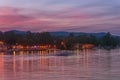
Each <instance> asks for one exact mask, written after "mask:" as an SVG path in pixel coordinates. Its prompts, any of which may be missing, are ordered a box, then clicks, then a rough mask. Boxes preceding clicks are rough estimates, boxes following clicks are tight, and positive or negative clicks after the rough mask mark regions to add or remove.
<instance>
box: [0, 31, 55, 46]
mask: <svg viewBox="0 0 120 80" xmlns="http://www.w3.org/2000/svg"><path fill="white" fill-rule="evenodd" d="M0 39H1V40H2V41H4V42H5V44H8V45H23V46H34V45H47V44H53V43H54V41H53V38H52V36H51V35H50V34H49V32H43V33H32V32H30V31H28V32H27V33H26V34H16V33H14V32H12V31H11V32H5V33H0Z"/></svg>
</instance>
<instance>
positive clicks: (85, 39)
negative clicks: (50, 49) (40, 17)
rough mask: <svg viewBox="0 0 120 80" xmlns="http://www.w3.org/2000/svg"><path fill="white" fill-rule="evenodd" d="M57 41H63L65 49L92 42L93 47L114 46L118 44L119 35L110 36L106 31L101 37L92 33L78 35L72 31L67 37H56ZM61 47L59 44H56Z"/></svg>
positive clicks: (119, 41) (119, 42) (119, 43)
mask: <svg viewBox="0 0 120 80" xmlns="http://www.w3.org/2000/svg"><path fill="white" fill-rule="evenodd" d="M57 39H58V41H59V45H60V41H64V42H65V45H66V47H65V49H72V48H73V47H74V45H75V44H80V45H83V44H93V45H95V47H102V48H116V47H117V46H120V37H116V36H112V35H111V34H110V33H109V32H108V33H106V35H104V36H103V37H97V36H94V35H89V36H87V35H79V36H74V34H73V33H71V34H70V35H69V36H67V37H58V38H57ZM58 47H59V48H61V46H58Z"/></svg>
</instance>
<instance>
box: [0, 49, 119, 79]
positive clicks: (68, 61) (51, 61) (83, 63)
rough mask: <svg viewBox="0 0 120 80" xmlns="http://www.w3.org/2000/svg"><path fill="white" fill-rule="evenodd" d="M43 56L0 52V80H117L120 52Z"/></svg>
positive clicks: (102, 51)
mask: <svg viewBox="0 0 120 80" xmlns="http://www.w3.org/2000/svg"><path fill="white" fill-rule="evenodd" d="M65 52H66V51H54V52H49V53H53V54H56V53H65ZM45 53H47V52H45V51H43V52H42V51H41V52H13V53H3V52H1V53H0V80H119V79H120V49H114V50H110V51H107V50H83V51H72V53H74V55H70V56H50V55H49V56H45V55H42V56H41V54H45ZM70 53H71V52H70Z"/></svg>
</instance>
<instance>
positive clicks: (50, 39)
mask: <svg viewBox="0 0 120 80" xmlns="http://www.w3.org/2000/svg"><path fill="white" fill-rule="evenodd" d="M0 40H1V41H4V42H5V44H7V45H23V46H34V45H47V44H48V45H49V44H50V45H54V44H56V45H57V48H59V49H72V48H73V46H74V45H75V44H80V45H83V44H93V45H95V46H96V47H98V46H100V47H103V48H106V47H110V48H115V47H117V46H120V37H116V36H112V35H111V34H110V33H109V32H108V33H106V35H105V36H103V37H99V38H98V37H96V36H94V35H89V36H88V35H79V36H75V35H74V34H73V33H70V34H69V36H63V37H55V36H51V35H50V33H49V32H42V33H33V32H30V31H28V32H26V34H16V33H14V32H12V31H9V32H5V33H2V32H0Z"/></svg>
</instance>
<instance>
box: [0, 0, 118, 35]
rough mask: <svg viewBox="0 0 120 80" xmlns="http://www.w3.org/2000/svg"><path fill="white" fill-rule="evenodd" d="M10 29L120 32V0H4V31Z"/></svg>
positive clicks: (0, 12) (0, 4)
mask: <svg viewBox="0 0 120 80" xmlns="http://www.w3.org/2000/svg"><path fill="white" fill-rule="evenodd" d="M8 30H24V31H26V30H30V31H35V32H41V31H72V32H78V31H79V32H108V31H109V32H111V33H113V34H118V35H120V0H0V31H8Z"/></svg>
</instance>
